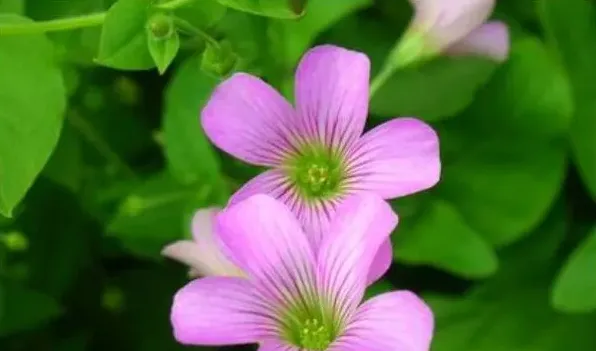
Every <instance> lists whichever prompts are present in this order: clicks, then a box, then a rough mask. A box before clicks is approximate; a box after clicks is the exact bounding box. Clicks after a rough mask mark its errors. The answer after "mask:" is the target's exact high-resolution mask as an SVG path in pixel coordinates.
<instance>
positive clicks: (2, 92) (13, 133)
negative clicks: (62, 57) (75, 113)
mask: <svg viewBox="0 0 596 351" xmlns="http://www.w3.org/2000/svg"><path fill="white" fill-rule="evenodd" d="M26 21H27V20H26V19H23V18H21V17H17V16H14V15H0V24H3V23H26ZM23 67H24V69H23ZM0 76H1V77H2V81H3V82H4V83H3V84H0V105H1V106H2V108H1V109H0V214H2V215H4V216H11V214H12V211H13V209H14V207H15V206H16V205H17V204H18V203H19V201H20V200H21V199H22V198H23V196H24V195H25V193H26V191H27V189H28V188H29V187H30V186H31V184H32V183H33V181H34V180H35V178H36V177H37V175H38V174H39V173H40V172H41V170H42V168H43V166H44V165H45V164H46V162H47V161H48V158H49V157H50V154H51V153H52V150H53V149H54V147H55V146H56V143H57V142H58V137H59V135H60V129H61V127H62V120H63V117H64V109H65V105H66V101H65V100H66V91H65V89H64V83H63V81H62V75H61V72H60V69H59V68H58V66H57V64H56V63H55V62H54V60H53V56H52V47H51V44H50V43H49V42H48V40H47V39H46V38H45V37H44V36H43V35H39V34H37V35H29V36H27V37H26V38H25V40H23V38H18V37H9V36H7V37H0ZM32 86H34V87H35V89H31V87H32ZM15 149H18V152H15V151H16V150H15Z"/></svg>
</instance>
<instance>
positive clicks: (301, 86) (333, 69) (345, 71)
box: [295, 45, 370, 149]
mask: <svg viewBox="0 0 596 351" xmlns="http://www.w3.org/2000/svg"><path fill="white" fill-rule="evenodd" d="M369 70H370V61H369V60H368V57H367V56H366V55H364V54H362V53H359V52H355V51H351V50H347V49H343V48H340V47H337V46H333V45H322V46H317V47H315V48H313V49H311V50H309V51H308V52H307V53H306V54H305V55H304V57H303V58H302V60H301V61H300V64H299V65H298V69H297V70H296V88H295V93H296V109H297V112H298V118H299V121H300V124H301V131H302V134H303V136H304V137H306V138H307V139H309V140H310V141H313V140H316V141H318V142H321V143H323V144H324V145H326V146H334V147H336V148H338V149H342V148H345V147H346V146H347V145H349V144H351V143H353V142H355V141H356V140H357V139H358V137H359V136H360V134H362V131H363V130H364V123H365V122H366V117H367V116H368V98H369V91H368V89H369Z"/></svg>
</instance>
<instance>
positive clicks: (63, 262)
mask: <svg viewBox="0 0 596 351" xmlns="http://www.w3.org/2000/svg"><path fill="white" fill-rule="evenodd" d="M48 199H51V201H50V202H51V205H48ZM26 204H27V206H25V207H24V210H23V212H22V213H21V214H20V215H19V219H18V222H17V225H18V227H19V228H20V229H21V230H22V232H23V234H25V235H26V236H27V238H28V239H29V240H28V241H29V249H28V250H27V252H26V253H25V254H24V255H23V256H24V258H25V259H26V264H27V267H28V280H29V285H30V286H31V287H34V288H36V289H37V290H39V291H40V292H44V293H47V294H49V295H50V296H53V297H56V298H61V297H63V296H64V294H65V293H66V292H67V291H68V290H69V288H70V287H71V286H72V284H73V282H74V281H75V279H76V278H77V276H78V275H79V274H80V273H81V271H82V270H83V269H84V268H86V267H87V266H89V265H91V264H92V263H93V261H92V251H93V250H92V244H93V243H95V241H94V235H95V236H96V237H98V231H99V228H98V227H97V225H96V224H95V223H93V222H92V221H91V219H90V218H89V217H88V216H87V215H86V213H85V212H84V211H83V210H82V209H81V207H80V205H79V203H78V201H77V198H76V197H75V195H74V194H72V193H71V192H69V191H67V190H66V189H64V188H62V187H60V186H57V185H55V184H54V183H52V182H49V181H47V180H45V179H40V180H39V181H38V182H36V184H35V187H34V188H33V190H32V191H31V193H30V194H29V195H28V196H27V198H26Z"/></svg>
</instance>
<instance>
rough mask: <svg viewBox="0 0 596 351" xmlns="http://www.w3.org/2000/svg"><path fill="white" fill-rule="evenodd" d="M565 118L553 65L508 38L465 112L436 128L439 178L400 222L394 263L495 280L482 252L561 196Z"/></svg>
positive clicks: (517, 232) (490, 258)
mask: <svg viewBox="0 0 596 351" xmlns="http://www.w3.org/2000/svg"><path fill="white" fill-rule="evenodd" d="M530 65H531V66H532V69H528V66H530ZM570 113H571V98H570V92H569V89H568V85H567V82H566V80H565V78H564V76H563V73H562V72H561V71H560V69H559V66H558V65H556V64H555V62H554V61H553V60H552V59H551V57H550V56H549V55H548V54H547V52H546V50H545V49H544V48H543V47H542V45H541V44H540V43H539V42H538V41H537V40H535V39H532V38H529V37H526V36H523V37H521V38H515V39H514V42H513V45H512V52H511V57H510V59H509V61H508V62H507V63H506V64H504V65H503V66H502V67H500V68H499V69H498V70H497V72H495V75H494V77H493V78H492V80H491V81H490V82H489V83H488V84H487V85H486V86H485V87H483V89H481V91H479V92H478V94H477V96H476V98H475V101H474V102H473V103H472V105H470V106H469V107H468V108H467V110H466V111H464V113H463V114H461V115H460V116H458V117H456V118H453V119H450V120H449V121H446V122H445V123H442V124H440V125H438V130H439V135H440V137H441V147H442V159H443V172H442V179H441V182H440V184H439V186H438V187H436V188H435V189H433V190H431V196H430V199H428V200H425V201H427V203H426V204H425V205H422V206H419V207H420V209H419V212H420V213H419V214H418V213H415V214H414V215H413V217H415V218H413V220H410V221H409V223H407V222H406V220H403V223H404V224H403V225H402V226H401V228H399V229H398V233H399V234H398V235H397V237H396V241H395V246H396V255H397V258H398V259H403V260H405V261H408V262H413V263H430V264H432V265H434V266H437V267H440V268H443V269H446V270H449V271H451V272H454V273H457V274H460V275H463V276H466V277H484V276H488V275H490V274H492V273H494V272H495V269H496V267H497V264H496V258H495V254H494V250H493V249H492V248H491V246H493V247H497V248H498V247H502V246H504V245H507V244H510V243H512V242H515V241H516V240H518V239H520V238H522V237H523V236H524V235H526V234H527V233H529V232H530V231H531V230H532V229H533V228H535V226H536V225H538V224H539V223H540V222H541V221H542V219H543V218H544V215H545V213H546V212H547V211H548V210H549V209H550V207H551V205H552V203H553V201H554V199H555V198H556V196H557V194H558V193H559V191H560V189H561V184H562V182H563V179H564V176H565V167H566V153H565V151H566V148H565V144H564V143H563V138H564V136H565V133H566V130H567V126H568V124H569V119H570ZM504 140H506V142H504ZM418 196H419V195H418ZM423 196H425V195H423ZM399 203H400V201H397V204H398V209H399V208H400V207H399ZM406 205H407V204H406ZM402 231H403V232H402Z"/></svg>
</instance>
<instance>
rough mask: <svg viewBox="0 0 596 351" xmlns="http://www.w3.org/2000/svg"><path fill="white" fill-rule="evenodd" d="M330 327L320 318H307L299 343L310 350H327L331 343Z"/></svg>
mask: <svg viewBox="0 0 596 351" xmlns="http://www.w3.org/2000/svg"><path fill="white" fill-rule="evenodd" d="M331 341H332V335H331V330H330V328H329V327H328V326H327V325H325V324H324V323H323V322H321V321H319V320H318V319H307V320H306V321H305V322H304V324H303V327H302V330H301V331H300V340H299V345H297V346H300V347H302V348H305V349H308V350H317V351H318V350H325V349H327V346H329V344H331Z"/></svg>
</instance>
